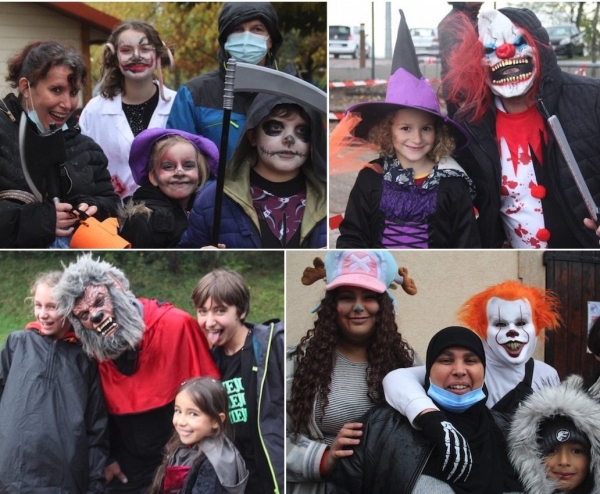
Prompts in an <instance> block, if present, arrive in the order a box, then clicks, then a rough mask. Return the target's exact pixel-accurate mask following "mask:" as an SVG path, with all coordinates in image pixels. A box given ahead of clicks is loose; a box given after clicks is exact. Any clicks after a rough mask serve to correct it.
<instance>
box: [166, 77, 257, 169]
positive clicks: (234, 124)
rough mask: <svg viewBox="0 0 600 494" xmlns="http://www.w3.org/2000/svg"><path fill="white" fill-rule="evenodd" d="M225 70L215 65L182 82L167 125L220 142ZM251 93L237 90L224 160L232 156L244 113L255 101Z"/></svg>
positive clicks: (169, 127)
mask: <svg viewBox="0 0 600 494" xmlns="http://www.w3.org/2000/svg"><path fill="white" fill-rule="evenodd" d="M224 88H225V81H224V70H223V69H215V70H213V71H211V72H209V73H207V74H204V75H202V76H200V77H196V78H195V79H192V80H191V81H189V82H188V83H187V84H185V85H183V86H181V87H180V88H179V90H178V91H177V96H175V101H174V102H173V106H172V108H171V113H170V114H169V120H167V129H179V130H185V131H186V132H189V133H190V134H197V135H201V136H203V137H206V138H207V139H210V140H211V141H212V142H214V143H215V144H216V146H217V147H220V145H221V132H222V128H223V90H224ZM255 96H256V95H255V94H254V93H236V94H235V98H234V103H233V110H232V111H231V123H230V124H229V140H228V142H227V144H228V145H227V162H229V160H230V159H231V156H232V155H233V151H235V147H236V144H237V142H238V141H239V140H240V137H241V135H242V129H243V128H244V124H245V123H246V113H247V112H248V109H249V108H250V105H251V104H252V102H253V101H254V97H255Z"/></svg>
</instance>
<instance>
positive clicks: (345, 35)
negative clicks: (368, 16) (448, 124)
mask: <svg viewBox="0 0 600 494" xmlns="http://www.w3.org/2000/svg"><path fill="white" fill-rule="evenodd" d="M329 54H330V55H333V56H334V58H338V57H339V56H340V55H351V56H352V58H358V57H359V56H360V28H359V27H358V26H354V27H351V26H329ZM370 54H371V45H370V44H369V43H368V42H367V41H366V40H365V56H366V57H367V58H369V56H370Z"/></svg>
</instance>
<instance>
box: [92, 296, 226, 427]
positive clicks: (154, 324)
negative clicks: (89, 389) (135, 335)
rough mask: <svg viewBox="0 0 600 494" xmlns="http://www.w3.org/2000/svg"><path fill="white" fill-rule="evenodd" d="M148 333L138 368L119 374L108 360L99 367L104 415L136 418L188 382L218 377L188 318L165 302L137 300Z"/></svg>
mask: <svg viewBox="0 0 600 494" xmlns="http://www.w3.org/2000/svg"><path fill="white" fill-rule="evenodd" d="M138 300H139V301H140V302H141V304H142V306H143V310H144V321H145V322H146V328H145V330H144V336H143V337H142V342H141V344H140V345H139V346H138V348H139V353H138V362H137V369H136V371H135V372H134V373H133V374H132V375H131V376H126V375H124V374H121V373H120V372H119V371H118V370H117V368H116V366H115V364H114V362H113V361H112V360H107V361H105V362H100V363H99V364H98V366H99V368H100V379H101V381H102V388H103V390H104V398H105V399H106V406H107V408H108V412H109V413H110V414H113V415H124V414H128V413H140V412H146V411H148V410H152V409H154V408H158V407H162V406H164V405H166V404H168V403H170V402H171V401H173V400H174V399H175V393H176V392H177V389H178V388H179V386H181V384H182V383H183V382H184V381H187V380H188V379H190V378H191V377H202V376H209V377H214V378H215V379H219V378H220V374H219V371H218V370H217V366H216V365H215V363H214V360H213V358H212V356H211V354H210V348H209V345H208V341H207V339H206V336H205V335H204V332H203V331H202V329H200V326H199V325H198V323H197V322H196V320H195V319H194V318H192V316H190V315H189V314H188V313H187V312H184V311H182V310H180V309H177V308H176V307H173V306H172V305H171V304H169V303H168V302H166V303H163V304H162V305H158V303H157V301H156V300H154V299H152V300H150V299H138Z"/></svg>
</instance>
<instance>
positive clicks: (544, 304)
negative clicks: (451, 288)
mask: <svg viewBox="0 0 600 494" xmlns="http://www.w3.org/2000/svg"><path fill="white" fill-rule="evenodd" d="M492 297H498V298H501V299H504V300H521V299H526V300H528V301H529V303H530V304H531V312H532V316H533V325H534V326H535V334H536V335H538V334H540V331H541V330H542V329H556V328H558V326H559V325H560V323H561V317H560V314H559V312H558V310H559V305H560V303H559V300H558V297H557V296H556V295H555V294H554V293H552V292H550V291H548V290H543V289H541V288H536V287H534V286H529V285H524V284H523V283H520V282H518V281H504V282H502V283H499V284H498V285H493V286H490V287H488V288H486V289H485V290H484V291H483V292H480V293H477V294H475V295H473V296H472V297H471V298H470V299H469V300H467V301H466V302H465V303H464V304H463V305H462V306H461V307H460V309H458V312H457V318H458V320H459V321H460V322H461V323H462V324H464V325H465V326H466V327H468V328H470V329H472V330H473V331H475V332H476V333H477V334H478V335H479V336H480V337H481V338H482V339H484V340H485V339H486V338H487V328H488V316H487V304H488V302H489V300H490V299H491V298H492Z"/></svg>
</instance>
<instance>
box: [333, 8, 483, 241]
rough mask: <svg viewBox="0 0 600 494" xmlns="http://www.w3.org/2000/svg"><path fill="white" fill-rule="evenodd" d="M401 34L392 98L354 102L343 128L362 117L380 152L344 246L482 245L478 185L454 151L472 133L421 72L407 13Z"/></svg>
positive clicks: (351, 202)
mask: <svg viewBox="0 0 600 494" xmlns="http://www.w3.org/2000/svg"><path fill="white" fill-rule="evenodd" d="M397 39H398V41H397V43H396V48H395V50H394V59H393V61H392V72H393V73H392V76H391V77H390V79H389V81H388V87H387V94H386V97H385V101H372V102H366V103H359V104H357V105H354V106H352V107H350V108H349V109H348V112H347V114H346V117H344V120H346V121H347V122H346V123H345V122H344V121H342V122H341V123H340V126H339V127H340V128H342V129H347V128H348V122H351V121H353V120H357V121H358V124H357V125H356V128H355V129H354V136H355V137H357V138H362V139H363V142H364V139H366V140H367V141H368V142H369V143H370V144H371V145H372V144H374V145H375V146H376V147H377V149H378V151H379V158H378V159H376V160H373V161H371V162H370V163H368V164H367V165H366V166H365V168H363V169H362V170H361V171H360V172H359V174H358V177H357V180H356V183H355V184H354V187H353V188H352V191H351V192H350V197H349V199H348V205H347V207H346V212H345V216H344V220H343V221H342V223H341V224H340V236H339V237H338V240H337V247H338V248H382V247H383V248H388V249H422V248H470V247H479V246H480V239H479V233H478V229H477V224H476V220H475V213H474V210H473V203H472V199H473V198H474V195H475V191H474V188H473V183H472V181H471V179H470V178H469V177H468V176H467V174H466V173H465V171H464V170H463V169H462V168H461V166H460V165H459V164H458V163H457V162H456V161H455V160H454V159H453V158H452V157H451V154H452V153H453V151H454V148H455V147H456V146H459V147H462V146H465V145H466V144H467V142H468V138H467V135H466V133H465V131H464V130H463V129H462V128H461V127H460V126H459V125H458V124H457V123H455V122H454V121H452V120H451V119H450V118H448V117H447V116H445V115H443V114H442V112H441V110H440V104H439V102H438V99H437V97H436V95H435V93H434V91H433V89H432V88H431V86H430V85H429V83H428V82H427V80H426V79H424V78H423V76H422V75H421V72H420V69H419V65H418V61H417V57H416V54H415V50H414V47H413V45H412V40H411V37H410V32H409V29H408V26H407V24H406V21H405V19H404V16H403V15H402V16H401V21H400V27H399V30H398V38H397ZM411 48H412V50H411ZM356 114H358V115H360V118H358V119H357V118H356ZM344 123H345V125H342V124H344ZM344 131H345V130H344ZM334 134H335V131H334V133H333V134H332V136H331V138H330V146H331V148H332V150H333V152H332V150H330V153H331V154H332V155H334V156H335V150H334V148H335V142H336V141H337V140H338V139H339V136H335V135H334Z"/></svg>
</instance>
